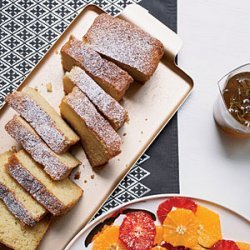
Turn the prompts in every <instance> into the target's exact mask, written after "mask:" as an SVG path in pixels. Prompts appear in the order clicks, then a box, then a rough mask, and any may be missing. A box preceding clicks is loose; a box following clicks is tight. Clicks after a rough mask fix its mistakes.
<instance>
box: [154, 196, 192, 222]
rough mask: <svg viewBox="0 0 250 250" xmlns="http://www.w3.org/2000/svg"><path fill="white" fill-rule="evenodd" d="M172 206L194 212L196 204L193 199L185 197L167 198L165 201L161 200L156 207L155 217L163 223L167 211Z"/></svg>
mask: <svg viewBox="0 0 250 250" xmlns="http://www.w3.org/2000/svg"><path fill="white" fill-rule="evenodd" d="M173 208H185V209H189V210H191V211H193V212H194V213H195V212H196V209H197V205H196V203H195V202H194V201H193V200H191V199H189V198H185V197H172V198H170V199H167V200H166V201H164V202H162V203H161V204H160V205H159V207H158V209H157V217H158V219H159V221H160V222H161V223H163V221H164V220H165V218H166V217H167V215H168V213H169V212H170V211H171V210H172V209H173Z"/></svg>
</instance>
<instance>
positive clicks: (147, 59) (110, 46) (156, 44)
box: [83, 14, 164, 82]
mask: <svg viewBox="0 0 250 250" xmlns="http://www.w3.org/2000/svg"><path fill="white" fill-rule="evenodd" d="M83 41H84V43H85V44H87V45H89V46H90V47H91V48H92V49H94V50H95V51H97V52H99V53H100V54H102V55H104V56H105V57H107V58H108V59H110V60H112V61H113V62H115V63H116V64H117V65H119V66H120V67H121V68H123V69H125V70H126V71H128V72H129V74H130V75H131V76H132V77H133V78H134V79H135V80H137V81H142V82H145V81H147V80H148V79H149V78H150V77H151V76H152V75H153V73H154V72H155V70H156V67H157V66H158V64H159V61H160V59H161V58H162V56H163V54H164V47H163V44H162V43H161V42H160V41H159V40H157V39H155V38H153V37H152V36H150V35H149V34H148V33H146V32H144V31H143V30H141V29H140V28H138V27H136V26H135V25H134V24H131V23H129V22H127V21H124V20H122V19H120V18H115V17H112V16H110V15H108V14H101V15H99V16H98V17H97V18H96V19H95V21H94V23H93V24H92V26H91V27H90V29H89V30H88V32H87V34H86V35H85V36H84V38H83Z"/></svg>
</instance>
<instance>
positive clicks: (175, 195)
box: [64, 194, 250, 250]
mask: <svg viewBox="0 0 250 250" xmlns="http://www.w3.org/2000/svg"><path fill="white" fill-rule="evenodd" d="M170 197H185V198H190V199H194V200H196V201H201V202H205V203H209V204H211V205H214V206H217V207H220V208H222V209H224V210H227V211H228V212H230V213H232V214H234V215H235V216H237V217H239V218H241V219H242V220H245V222H246V223H248V224H249V225H250V220H248V219H247V218H246V217H244V216H243V215H241V214H240V213H237V212H236V211H234V210H232V209H230V208H228V207H226V206H224V205H221V204H218V203H216V202H213V201H210V200H206V199H203V198H199V197H191V196H187V195H182V194H156V195H149V196H146V197H142V198H138V199H134V200H132V201H129V202H126V203H124V204H121V205H119V206H117V207H114V208H112V209H110V210H109V211H107V212H105V213H103V214H102V215H101V216H99V217H97V218H96V219H95V220H93V221H92V222H90V223H89V224H87V225H86V226H85V227H84V228H82V229H81V230H80V231H79V232H78V233H77V234H76V235H75V237H74V238H73V239H72V240H71V241H70V242H69V244H68V245H67V246H66V248H65V249H64V250H70V248H71V247H72V246H73V244H74V243H75V241H77V240H78V238H79V237H81V236H82V235H83V234H84V233H85V232H86V231H88V230H89V229H90V228H91V227H92V226H93V225H95V224H96V223H97V222H100V221H102V220H103V219H104V218H105V217H107V216H108V215H110V214H112V213H114V212H115V211H117V210H119V209H121V208H123V207H128V206H130V205H132V204H135V203H140V202H145V201H149V200H154V199H164V198H166V199H167V198H170Z"/></svg>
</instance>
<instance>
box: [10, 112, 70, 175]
mask: <svg viewBox="0 0 250 250" xmlns="http://www.w3.org/2000/svg"><path fill="white" fill-rule="evenodd" d="M5 129H6V131H7V132H8V133H9V134H10V135H11V136H12V137H13V138H14V139H15V140H16V141H18V142H19V143H21V145H22V146H23V148H24V149H25V150H26V151H27V152H28V153H29V154H30V155H31V156H32V158H33V159H34V160H35V161H36V162H38V163H39V164H41V165H43V166H44V171H45V172H46V173H48V174H49V175H50V176H51V178H53V179H54V180H60V179H62V178H64V177H65V176H67V175H68V174H69V172H70V170H71V169H70V168H69V167H68V166H66V164H64V162H63V161H62V159H60V156H59V155H56V154H55V153H54V152H53V151H52V150H51V149H50V148H49V147H48V146H47V145H46V144H45V143H44V142H43V141H42V140H41V138H40V137H39V136H38V135H37V134H36V132H35V131H34V130H33V129H32V128H31V127H30V126H29V124H28V123H27V122H25V121H24V120H23V119H22V118H21V117H19V116H17V115H15V116H14V117H13V118H12V119H11V120H10V121H9V122H8V123H7V124H6V126H5Z"/></svg>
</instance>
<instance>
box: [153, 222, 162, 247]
mask: <svg viewBox="0 0 250 250" xmlns="http://www.w3.org/2000/svg"><path fill="white" fill-rule="evenodd" d="M162 241H163V227H162V226H156V235H155V241H154V245H161V243H162Z"/></svg>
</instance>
